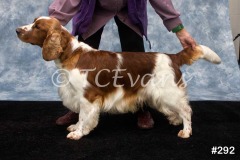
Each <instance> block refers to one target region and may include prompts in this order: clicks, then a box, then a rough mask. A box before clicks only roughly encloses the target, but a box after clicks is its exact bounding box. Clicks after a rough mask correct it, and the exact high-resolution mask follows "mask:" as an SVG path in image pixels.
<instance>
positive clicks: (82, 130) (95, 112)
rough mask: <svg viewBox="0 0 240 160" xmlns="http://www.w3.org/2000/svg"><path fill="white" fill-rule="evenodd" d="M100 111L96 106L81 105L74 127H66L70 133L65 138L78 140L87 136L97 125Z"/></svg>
mask: <svg viewBox="0 0 240 160" xmlns="http://www.w3.org/2000/svg"><path fill="white" fill-rule="evenodd" d="M99 114H100V109H99V107H98V106H97V105H94V104H90V105H89V104H88V105H81V109H80V113H79V120H78V122H77V123H76V124H75V125H71V126H69V127H68V130H69V131H70V133H69V134H68V135H67V138H69V139H73V140H79V139H80V138H81V137H82V136H84V135H87V134H89V133H90V131H92V130H93V129H94V128H95V127H96V126H97V124H98V119H99Z"/></svg>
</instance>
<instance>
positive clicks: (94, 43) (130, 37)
mask: <svg viewBox="0 0 240 160" xmlns="http://www.w3.org/2000/svg"><path fill="white" fill-rule="evenodd" d="M114 20H115V22H116V24H117V26H118V33H119V37H120V43H121V48H122V51H123V52H125V51H127V52H144V51H145V50H144V43H143V37H141V36H140V35H138V34H137V33H136V32H135V31H133V30H132V29H131V28H129V27H128V26H127V25H125V24H124V23H122V22H121V21H120V20H119V19H118V17H117V16H115V17H114ZM103 28H104V27H102V28H100V29H99V30H98V31H97V32H96V33H94V34H93V35H92V36H90V37H89V38H87V39H85V40H84V39H83V38H82V37H81V36H79V37H78V40H79V41H81V42H84V43H86V44H88V45H90V46H91V47H93V48H95V49H98V48H99V44H100V40H101V36H102V32H103Z"/></svg>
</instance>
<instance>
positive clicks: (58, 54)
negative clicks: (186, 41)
mask: <svg viewBox="0 0 240 160" xmlns="http://www.w3.org/2000/svg"><path fill="white" fill-rule="evenodd" d="M16 32H17V35H18V37H19V38H20V40H22V41H23V42H26V43H31V44H33V45H38V46H40V47H41V48H42V56H43V59H44V60H46V61H51V60H54V61H55V63H56V65H57V67H58V68H60V69H64V70H67V71H68V75H67V77H66V79H67V80H68V81H69V83H68V84H66V85H65V86H62V87H60V88H59V95H60V97H61V99H62V101H63V104H64V106H66V107H67V108H69V109H70V110H72V111H74V112H77V113H79V121H78V122H77V123H76V124H73V125H71V126H69V127H68V130H69V131H70V133H69V134H68V135H67V138H70V139H74V140H78V139H80V138H81V137H82V136H84V135H87V134H89V132H90V131H92V130H93V129H94V128H95V127H96V126H97V124H98V119H99V114H100V112H110V113H126V112H135V111H137V110H138V109H139V108H140V106H141V104H142V103H143V102H146V103H148V104H149V106H151V107H152V108H154V109H156V110H158V111H159V112H162V113H163V114H164V115H166V116H167V118H168V119H169V121H170V123H171V124H173V125H179V124H182V123H183V129H182V130H180V131H179V133H178V136H179V137H181V138H188V137H189V136H190V135H191V134H192V127H191V113H192V110H191V107H190V105H189V101H188V98H187V94H186V86H185V85H184V82H183V80H182V78H181V77H182V74H181V71H180V67H181V66H182V65H184V64H187V65H190V64H192V63H193V62H194V61H196V60H198V59H201V58H203V59H205V60H207V61H210V62H212V63H216V64H218V63H220V62H221V59H220V58H219V57H218V55H217V54H216V53H215V52H213V51H212V50H211V49H209V48H208V47H206V46H201V45H199V46H197V47H196V49H195V50H192V49H190V48H189V49H184V50H183V51H181V52H179V53H177V54H172V55H171V54H163V53H139V52H138V53H134V52H122V53H115V52H109V51H102V50H96V49H93V48H92V47H90V46H88V45H87V44H85V43H83V42H78V41H77V40H76V39H75V37H73V36H72V35H71V34H70V33H69V32H68V31H67V30H66V29H65V28H64V27H63V26H61V24H60V23H59V21H58V20H57V19H55V18H51V17H40V18H37V19H35V20H34V22H33V23H32V24H29V25H26V26H22V27H19V28H17V29H16Z"/></svg>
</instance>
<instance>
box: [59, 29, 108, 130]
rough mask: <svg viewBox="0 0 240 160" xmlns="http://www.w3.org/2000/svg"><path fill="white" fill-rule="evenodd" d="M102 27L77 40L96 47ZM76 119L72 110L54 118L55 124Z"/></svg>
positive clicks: (75, 114)
mask: <svg viewBox="0 0 240 160" xmlns="http://www.w3.org/2000/svg"><path fill="white" fill-rule="evenodd" d="M103 28H104V27H102V28H100V29H99V30H98V31H97V32H96V33H94V34H93V35H92V36H90V37H89V38H87V39H85V40H84V39H83V38H82V36H78V41H81V42H84V43H86V44H88V45H90V46H91V47H93V48H95V49H98V47H99V44H100V41H101V36H102V32H103ZM77 121H78V114H77V113H74V112H72V111H69V112H68V113H67V114H65V115H63V116H61V117H59V118H58V119H57V120H56V124H57V125H69V124H72V123H76V122H77Z"/></svg>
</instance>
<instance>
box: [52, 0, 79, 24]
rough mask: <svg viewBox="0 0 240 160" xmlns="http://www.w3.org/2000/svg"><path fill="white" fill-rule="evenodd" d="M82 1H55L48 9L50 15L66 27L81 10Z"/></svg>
mask: <svg viewBox="0 0 240 160" xmlns="http://www.w3.org/2000/svg"><path fill="white" fill-rule="evenodd" d="M80 2H81V0H54V1H53V3H52V4H51V5H50V6H49V8H48V14H49V16H51V17H55V18H56V19H58V20H59V21H60V22H61V24H62V25H66V24H67V23H68V22H69V21H70V20H71V19H72V18H73V16H74V15H75V14H76V13H77V12H78V10H79V8H80V6H79V5H80Z"/></svg>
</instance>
